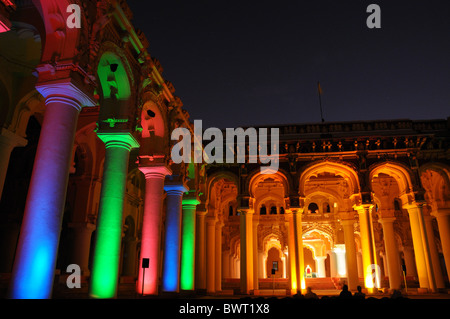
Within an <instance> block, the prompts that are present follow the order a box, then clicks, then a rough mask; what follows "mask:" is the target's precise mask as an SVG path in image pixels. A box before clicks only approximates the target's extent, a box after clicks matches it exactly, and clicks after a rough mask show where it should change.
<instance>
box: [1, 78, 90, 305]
mask: <svg viewBox="0 0 450 319" xmlns="http://www.w3.org/2000/svg"><path fill="white" fill-rule="evenodd" d="M36 89H37V90H38V91H39V92H40V93H41V94H42V95H43V96H44V97H45V105H46V110H45V116H44V121H43V123H42V129H41V135H40V138H39V144H38V147H37V152H36V158H35V161H34V167H33V173H32V175H31V181H30V186H29V190H28V196H27V201H26V206H25V212H24V216H23V221H22V227H21V231H20V236H19V242H18V245H17V252H16V257H15V261H14V266H13V270H12V277H11V281H10V289H9V296H10V297H11V298H21V299H43V298H50V297H51V294H52V286H53V278H54V272H55V266H56V257H57V254H58V244H59V235H60V231H61V223H62V217H63V213H64V205H65V201H66V191H67V182H68V179H69V168H70V162H71V158H72V147H73V142H74V138H75V131H76V127H77V121H78V114H79V113H80V110H81V108H82V106H83V105H85V106H93V105H95V104H94V102H93V101H92V100H91V99H89V98H88V96H87V95H86V94H84V93H83V92H82V91H81V90H80V89H79V88H77V87H76V86H75V85H73V84H72V83H71V82H70V81H68V82H66V83H61V82H60V83H56V84H48V85H43V86H37V87H36Z"/></svg>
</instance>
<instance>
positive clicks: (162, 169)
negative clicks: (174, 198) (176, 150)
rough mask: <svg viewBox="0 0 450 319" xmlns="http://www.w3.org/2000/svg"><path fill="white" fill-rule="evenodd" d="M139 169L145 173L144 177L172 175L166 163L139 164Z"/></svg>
mask: <svg viewBox="0 0 450 319" xmlns="http://www.w3.org/2000/svg"><path fill="white" fill-rule="evenodd" d="M139 170H140V171H141V172H142V173H143V174H144V175H145V179H150V178H160V179H164V178H165V177H166V175H172V171H171V169H170V168H169V167H167V166H166V165H154V166H139Z"/></svg>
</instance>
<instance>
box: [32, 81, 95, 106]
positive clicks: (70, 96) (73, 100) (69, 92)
mask: <svg viewBox="0 0 450 319" xmlns="http://www.w3.org/2000/svg"><path fill="white" fill-rule="evenodd" d="M36 90H37V91H38V92H39V93H40V94H41V95H42V96H43V97H45V99H46V100H45V104H48V103H51V102H63V103H65V104H70V105H72V106H73V107H74V108H76V109H77V110H78V111H81V108H82V107H83V106H95V105H96V104H97V102H96V101H95V100H94V98H93V97H91V96H90V95H89V94H87V93H85V92H84V91H83V90H81V89H80V88H79V87H78V86H77V85H75V84H74V83H73V82H72V79H71V78H66V79H62V80H58V81H54V82H43V83H38V84H37V85H36Z"/></svg>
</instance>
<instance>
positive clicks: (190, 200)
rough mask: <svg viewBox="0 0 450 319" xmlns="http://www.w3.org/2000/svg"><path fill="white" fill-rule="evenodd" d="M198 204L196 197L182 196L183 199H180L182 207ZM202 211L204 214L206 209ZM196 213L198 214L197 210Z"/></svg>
mask: <svg viewBox="0 0 450 319" xmlns="http://www.w3.org/2000/svg"><path fill="white" fill-rule="evenodd" d="M198 204H200V201H199V200H198V199H197V198H190V197H185V196H183V201H182V205H183V208H184V207H185V206H186V207H190V206H193V207H196V206H197V205H198ZM204 213H205V214H206V211H205V212H204ZM197 214H200V213H199V212H198V211H197Z"/></svg>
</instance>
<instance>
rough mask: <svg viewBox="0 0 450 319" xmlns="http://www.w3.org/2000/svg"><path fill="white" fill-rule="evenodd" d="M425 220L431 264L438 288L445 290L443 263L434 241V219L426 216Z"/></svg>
mask: <svg viewBox="0 0 450 319" xmlns="http://www.w3.org/2000/svg"><path fill="white" fill-rule="evenodd" d="M423 218H424V221H425V228H426V231H427V237H428V246H429V249H430V257H431V264H432V265H433V273H434V280H435V282H436V288H438V289H445V284H444V277H443V275H442V269H441V262H440V260H439V255H438V251H437V248H436V242H435V239H434V230H433V224H432V220H433V217H432V216H430V215H428V216H424V217H423Z"/></svg>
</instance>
